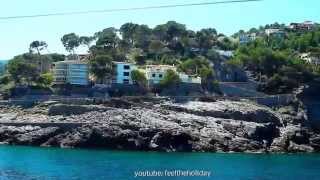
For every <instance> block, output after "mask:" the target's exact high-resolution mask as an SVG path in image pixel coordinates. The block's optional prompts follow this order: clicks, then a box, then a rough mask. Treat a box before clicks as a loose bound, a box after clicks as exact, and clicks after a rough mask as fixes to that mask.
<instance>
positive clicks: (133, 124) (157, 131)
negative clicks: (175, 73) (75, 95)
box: [0, 99, 320, 153]
mask: <svg viewBox="0 0 320 180" xmlns="http://www.w3.org/2000/svg"><path fill="white" fill-rule="evenodd" d="M9 124H10V125H9ZM71 125H72V126H71ZM0 143H1V144H9V145H27V146H44V147H61V148H106V149H116V150H138V151H165V152H246V153H298V152H320V134H318V133H316V132H314V131H313V130H312V129H311V127H310V124H309V122H308V120H307V117H306V113H305V112H304V110H303V108H301V106H299V104H298V103H294V104H292V105H291V106H287V107H282V108H279V109H276V110H273V109H270V108H268V107H265V106H260V105H257V104H255V103H253V102H250V101H247V100H240V101H230V100H212V101H186V102H180V103H177V102H172V101H168V100H165V101H141V100H140V101H137V100H123V99H117V100H112V101H110V102H107V103H106V102H104V103H102V104H99V105H72V104H59V103H58V102H46V103H41V104H38V105H36V106H34V107H32V108H21V107H14V106H4V105H2V106H0Z"/></svg>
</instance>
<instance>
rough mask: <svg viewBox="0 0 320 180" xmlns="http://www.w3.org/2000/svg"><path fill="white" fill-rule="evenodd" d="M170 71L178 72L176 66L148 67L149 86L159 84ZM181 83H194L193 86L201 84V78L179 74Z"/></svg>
mask: <svg viewBox="0 0 320 180" xmlns="http://www.w3.org/2000/svg"><path fill="white" fill-rule="evenodd" d="M168 70H172V71H174V72H177V69H176V67H175V66H170V65H148V66H147V67H146V71H145V74H146V78H147V81H148V84H149V85H154V84H159V83H160V82H161V81H162V80H163V78H164V77H165V75H166V73H167V71H168ZM177 74H178V75H179V78H180V80H181V82H183V83H192V84H201V78H200V77H197V76H192V75H187V74H185V73H181V72H179V73H177Z"/></svg>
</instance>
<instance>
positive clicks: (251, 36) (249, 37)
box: [239, 33, 257, 44]
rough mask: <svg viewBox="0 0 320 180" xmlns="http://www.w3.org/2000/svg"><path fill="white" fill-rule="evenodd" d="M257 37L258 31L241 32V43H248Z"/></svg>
mask: <svg viewBox="0 0 320 180" xmlns="http://www.w3.org/2000/svg"><path fill="white" fill-rule="evenodd" d="M256 39H257V34H256V33H251V34H240V36H239V43H240V44H247V43H249V42H251V41H254V40H256Z"/></svg>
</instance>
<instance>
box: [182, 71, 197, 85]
mask: <svg viewBox="0 0 320 180" xmlns="http://www.w3.org/2000/svg"><path fill="white" fill-rule="evenodd" d="M179 77H180V79H181V82H183V83H192V84H201V77H198V76H190V75H187V74H185V73H179Z"/></svg>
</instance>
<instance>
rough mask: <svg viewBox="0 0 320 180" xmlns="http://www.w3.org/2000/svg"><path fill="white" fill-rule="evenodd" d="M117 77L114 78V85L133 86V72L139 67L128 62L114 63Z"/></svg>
mask: <svg viewBox="0 0 320 180" xmlns="http://www.w3.org/2000/svg"><path fill="white" fill-rule="evenodd" d="M113 64H114V66H115V70H116V75H115V77H114V78H113V81H112V83H114V84H133V81H132V77H131V72H132V71H133V70H136V69H137V66H136V65H134V64H133V63H128V62H113Z"/></svg>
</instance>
